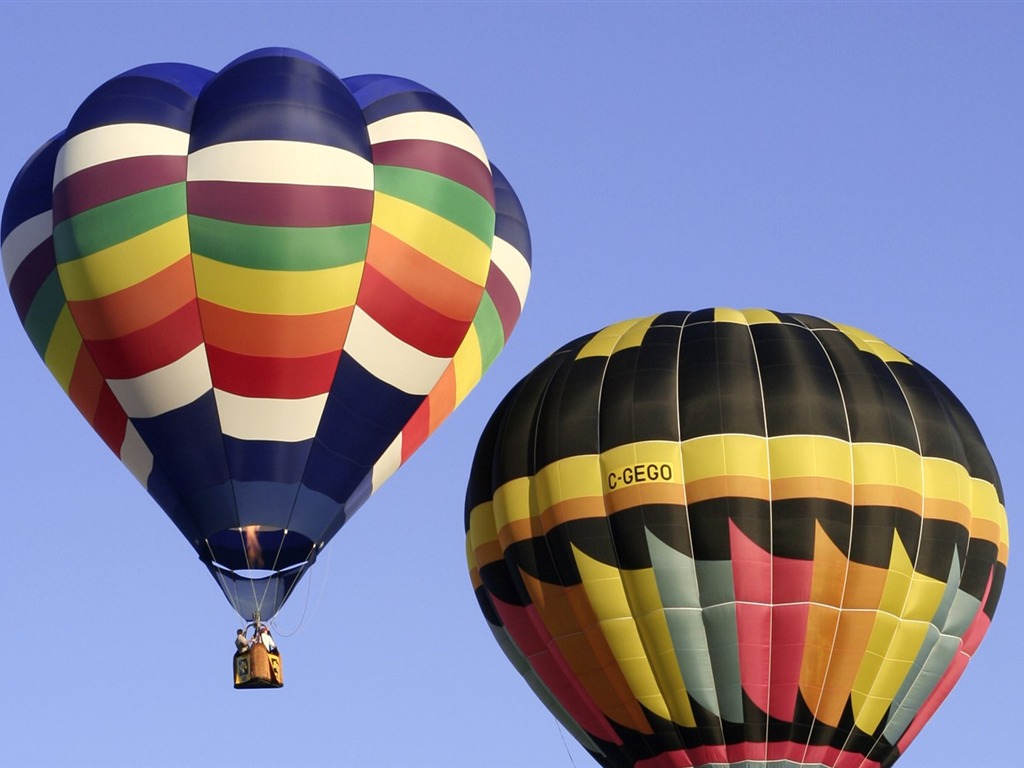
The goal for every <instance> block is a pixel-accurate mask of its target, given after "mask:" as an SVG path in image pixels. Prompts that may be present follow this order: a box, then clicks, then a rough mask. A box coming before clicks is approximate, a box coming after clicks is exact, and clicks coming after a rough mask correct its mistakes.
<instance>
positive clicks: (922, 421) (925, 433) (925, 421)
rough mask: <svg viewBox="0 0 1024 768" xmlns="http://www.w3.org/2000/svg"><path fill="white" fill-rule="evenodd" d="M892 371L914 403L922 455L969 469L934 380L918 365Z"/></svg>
mask: <svg viewBox="0 0 1024 768" xmlns="http://www.w3.org/2000/svg"><path fill="white" fill-rule="evenodd" d="M889 367H890V369H891V370H892V372H893V375H894V376H895V377H896V380H897V381H899V383H900V386H901V387H902V389H903V394H904V396H905V397H906V398H907V402H908V403H910V410H911V412H912V413H913V414H914V423H915V425H916V427H917V434H918V439H919V441H920V445H921V453H922V455H924V456H934V457H937V458H940V459H949V460H950V461H955V462H957V463H959V464H962V465H964V466H965V467H966V466H967V454H966V452H965V451H964V446H963V443H962V442H961V441H960V436H959V435H957V433H956V423H955V422H954V420H953V417H952V414H951V413H950V411H949V407H948V406H947V403H946V402H945V397H944V396H943V394H942V393H940V392H937V391H936V389H935V387H934V386H933V385H932V382H933V380H934V377H933V376H931V375H930V374H928V373H927V371H925V370H924V369H923V368H921V367H919V366H916V365H907V364H905V363H893V364H892V365H890V366H889Z"/></svg>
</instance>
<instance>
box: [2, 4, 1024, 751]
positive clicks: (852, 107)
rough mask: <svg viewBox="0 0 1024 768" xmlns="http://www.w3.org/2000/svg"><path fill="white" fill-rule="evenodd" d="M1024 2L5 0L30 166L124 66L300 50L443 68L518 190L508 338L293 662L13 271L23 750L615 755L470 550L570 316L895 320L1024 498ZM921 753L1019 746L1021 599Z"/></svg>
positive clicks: (12, 644) (6, 122) (14, 635)
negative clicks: (740, 313)
mask: <svg viewBox="0 0 1024 768" xmlns="http://www.w3.org/2000/svg"><path fill="white" fill-rule="evenodd" d="M1022 41H1024V5H1022V4H1019V3H977V2H976V3H849V4H841V3H796V2H794V3H783V2H777V3H728V4H702V3H668V2H658V3H640V2H635V3H614V2H594V3H554V2H551V3H544V2H532V3H512V2H509V3H482V2H480V3H471V2H449V3H411V2H406V3H384V2H380V3H332V2H305V3H303V2H287V3H278V2H245V3H242V2H237V3H226V2H220V3H218V2H180V3H171V2H168V3H159V2H147V3H134V2H106V3H102V2H91V3H90V2H60V3H55V2H43V1H42V0H35V1H34V2H0V98H2V105H3V106H2V108H0V121H2V122H0V125H2V128H0V137H2V141H0V187H2V192H3V194H6V189H7V188H8V187H9V185H10V183H11V181H13V179H14V176H15V174H16V173H17V171H18V169H19V168H20V167H21V165H22V163H23V162H24V161H25V160H26V159H27V158H28V157H29V155H30V154H31V153H32V152H33V151H34V150H35V149H36V148H37V146H38V145H40V144H41V143H42V142H43V141H44V140H45V139H47V138H48V137H49V136H51V135H53V134H54V133H56V132H57V131H59V130H60V129H61V128H62V127H63V126H64V125H65V124H66V122H67V120H68V118H69V117H70V115H71V113H72V112H73V110H74V109H75V107H76V106H77V105H78V103H79V102H80V101H81V100H82V99H83V98H84V97H85V96H86V95H87V94H88V93H89V92H90V91H91V90H92V89H94V88H95V87H96V86H98V85H100V84H101V83H102V82H103V81H105V80H106V79H108V78H110V77H112V76H114V75H116V74H118V73H120V72H122V71H124V70H126V69H129V68H132V67H134V66H137V65H139V64H144V63H149V62H155V61H182V62H188V63H191V64H197V65H200V66H203V67H206V68H208V69H213V70H217V69H220V68H221V67H222V66H224V65H226V64H227V63H228V62H230V61H231V60H232V59H234V58H235V57H236V56H238V55H240V54H242V53H244V52H246V51H249V50H252V49H254V48H259V47H264V46H289V47H294V48H298V49H301V50H304V51H306V52H308V53H310V54H312V55H314V56H316V57H317V58H319V59H321V60H322V61H323V62H325V63H326V64H327V65H328V66H330V67H331V68H332V69H334V71H335V72H337V73H338V74H339V75H342V76H348V75H355V74H362V73H370V72H383V73H388V74H395V75H402V76H407V77H411V78H413V79H415V80H418V81H420V82H422V83H424V84H426V85H428V86H430V87H431V88H433V89H435V90H437V91H438V92H440V93H441V94H443V95H444V96H445V97H447V98H448V99H449V100H450V101H452V102H453V103H454V104H455V105H456V106H457V107H458V108H459V109H460V110H461V111H462V112H463V113H464V114H465V115H466V116H467V118H468V119H469V120H470V122H472V123H473V125H474V126H475V127H476V129H477V131H478V132H479V134H480V135H481V137H482V138H483V141H484V145H485V147H486V148H487V151H488V154H489V155H490V157H491V158H492V160H493V161H494V162H495V163H496V164H497V165H499V166H500V167H501V168H502V170H503V171H504V172H505V174H506V175H507V176H508V178H509V180H510V181H511V183H512V184H513V186H514V187H515V189H516V190H517V192H518V194H519V196H520V198H521V199H522V201H523V204H524V206H525V208H526V212H527V216H528V218H529V223H530V228H531V232H532V236H533V253H534V283H533V285H532V288H531V292H530V296H529V299H528V301H527V306H526V311H525V313H524V315H523V318H522V320H521V322H520V325H519V327H518V329H517V331H516V333H515V334H514V335H513V337H512V340H511V343H510V345H509V347H508V348H507V349H506V351H505V353H504V354H503V355H502V357H500V358H499V360H498V361H497V363H496V364H495V366H494V367H493V368H492V369H491V371H490V372H489V374H488V375H487V376H486V377H485V378H484V380H483V382H482V383H481V384H480V386H479V387H478V388H477V389H476V390H475V391H474V392H473V393H472V394H471V395H470V397H469V399H468V400H467V401H466V402H465V403H464V404H463V405H462V407H460V409H459V410H458V411H456V413H455V414H454V415H453V416H452V417H451V418H450V419H449V421H448V422H447V423H446V424H445V425H444V426H443V427H442V428H441V430H440V431H439V432H438V433H437V434H436V435H435V436H434V437H433V438H432V439H431V440H430V441H429V442H428V443H427V444H426V445H425V446H424V447H423V448H422V449H421V450H420V451H419V453H418V454H417V455H416V456H415V457H414V458H413V459H412V460H411V461H410V462H409V463H408V464H407V465H406V466H405V467H403V468H402V469H401V470H400V471H399V472H398V473H397V474H396V475H395V476H394V477H393V478H392V479H391V480H390V481H389V482H388V483H387V485H386V486H385V487H384V488H383V489H382V490H381V491H380V492H379V493H378V494H377V495H375V496H374V497H373V498H372V499H371V500H370V501H369V502H368V503H367V504H366V505H365V506H364V507H363V509H362V510H361V511H360V512H359V514H358V515H357V516H356V518H355V520H354V521H353V522H352V523H351V524H349V525H348V526H346V528H345V529H344V530H343V531H342V532H341V534H340V535H339V536H338V537H337V538H336V539H335V540H334V541H333V542H332V544H331V545H330V546H329V547H328V549H327V550H326V551H325V553H324V555H323V556H322V557H321V558H320V560H319V561H318V564H317V566H316V567H315V568H314V569H313V571H312V572H311V574H310V577H308V578H307V582H306V586H304V587H300V588H299V590H297V593H296V594H295V595H294V596H293V598H292V600H291V602H290V603H289V605H288V606H287V607H286V609H285V610H284V612H283V613H282V614H281V616H280V617H279V619H278V622H277V634H276V636H277V638H278V641H279V642H280V644H281V646H282V649H283V652H284V661H285V675H286V680H287V684H286V686H285V688H283V689H282V690H280V691H257V692H243V691H234V690H233V689H232V687H231V654H232V651H233V647H232V639H233V637H234V631H235V629H236V627H237V623H236V622H237V618H236V617H235V616H234V613H233V611H232V610H231V608H230V607H229V605H228V603H227V602H226V601H225V600H224V598H223V596H222V595H221V593H220V590H219V589H218V588H217V586H216V584H214V582H213V580H212V579H211V578H210V576H209V575H208V573H207V572H206V569H205V568H204V567H203V566H202V565H201V564H200V563H199V561H198V560H197V559H196V557H195V554H194V553H193V551H192V550H191V548H190V547H189V545H188V544H187V542H186V541H185V540H184V538H182V537H181V536H180V535H179V534H178V533H177V531H176V530H175V529H174V527H173V525H172V524H171V523H170V522H169V521H168V520H167V519H166V518H165V517H164V516H163V514H162V512H161V511H160V510H159V509H158V508H157V507H156V505H155V503H154V502H152V501H151V500H150V498H149V496H148V495H147V494H146V493H145V491H144V490H143V489H142V488H141V487H140V486H139V485H138V484H137V483H136V481H135V480H134V479H133V478H132V477H131V476H130V475H129V473H128V472H127V471H125V470H124V468H123V467H122V466H121V465H120V463H119V462H118V461H117V460H116V459H115V458H114V457H113V455H112V454H111V453H110V452H109V451H108V450H107V449H106V448H105V447H104V445H103V444H102V443H101V441H100V440H99V438H98V437H96V436H95V435H94V434H93V433H92V431H91V429H90V428H89V427H88V425H87V424H86V423H85V421H84V420H83V419H81V418H80V417H79V415H78V414H77V412H76V411H75V409H74V407H73V406H72V405H71V403H70V402H69V401H67V400H66V398H65V397H64V396H63V394H62V393H61V391H60V389H59V387H58V386H57V384H56V383H55V382H54V381H53V380H52V379H51V378H50V376H49V373H48V372H47V371H46V370H45V368H44V366H43V365H42V363H41V361H40V360H39V359H38V358H37V356H36V354H35V352H34V350H33V349H32V347H31V345H30V343H29V341H28V339H27V337H25V335H24V334H23V332H22V329H21V327H20V325H19V323H18V320H17V316H16V314H15V312H14V309H13V306H12V305H11V303H10V302H9V301H8V300H6V299H0V305H3V304H6V306H0V355H2V360H3V365H2V371H3V372H2V375H0V488H2V489H3V492H2V493H3V495H2V497H0V498H2V501H0V521H2V522H0V524H2V534H0V576H2V579H3V584H4V585H5V586H6V589H5V590H4V600H3V603H2V609H0V620H2V622H3V624H2V628H0V639H2V645H0V653H2V657H0V658H2V661H3V663H2V665H0V763H2V764H3V765H10V766H24V767H28V766H41V767H49V766H72V765H73V766H76V768H89V767H90V766H104V767H105V768H114V767H117V766H133V767H144V766H154V767H157V766H173V767H177V766H220V765H227V764H239V763H246V762H249V761H259V762H260V763H261V764H263V765H303V766H309V767H310V768H314V767H316V766H332V767H334V768H340V767H346V768H347V767H348V766H371V765H372V766H377V767H379V768H386V767H387V766H405V767H408V766H414V767H415V766H425V767H427V768H433V767H434V766H437V767H438V768H441V767H443V768H459V767H460V766H464V767H466V768H470V767H472V768H478V767H480V766H484V767H486V768H512V767H513V766H515V767H521V766H541V767H545V768H546V767H547V766H578V767H579V768H584V766H590V765H593V762H592V761H591V759H590V757H589V756H588V755H587V754H586V753H585V752H584V751H583V750H582V748H580V747H579V746H578V745H576V743H575V742H574V741H572V740H571V738H570V737H569V736H567V735H565V734H564V733H562V732H561V731H560V729H559V727H558V726H557V725H556V723H555V721H554V719H553V718H552V717H551V716H550V715H549V714H548V712H547V711H546V710H545V709H544V708H543V707H542V706H541V705H540V703H539V702H537V701H536V700H535V699H534V698H533V694H532V693H531V692H530V691H529V689H528V688H527V686H526V685H525V683H523V681H522V680H521V678H519V676H518V675H517V673H516V672H515V671H514V670H513V668H512V667H511V665H510V664H508V662H507V661H506V660H505V658H504V656H503V655H502V654H501V652H500V650H499V649H498V647H497V645H496V644H495V643H494V641H493V639H492V637H491V635H490V632H489V631H488V629H487V627H486V623H485V622H484V620H483V618H482V617H481V615H480V613H479V610H478V608H477V605H476V601H475V599H474V597H473V593H472V589H471V588H470V584H469V578H468V575H467V573H466V567H465V562H464V544H463V539H464V533H463V523H462V519H463V497H464V494H465V483H466V478H467V474H468V472H469V466H470V460H471V457H472V453H473V451H474V449H475V445H476V440H477V438H478V437H479V434H480V432H481V430H482V429H483V426H484V423H485V421H486V419H487V418H488V416H489V415H490V413H491V411H492V410H493V409H494V407H495V406H496V405H497V403H498V401H499V400H500V398H501V396H502V395H503V394H504V393H505V392H506V391H507V390H508V389H509V388H510V387H511V386H512V385H513V384H514V383H515V382H516V381H517V380H518V379H519V377H521V376H522V375H523V374H525V373H526V372H527V371H528V370H529V369H531V368H532V367H533V366H534V365H536V364H537V363H538V362H539V361H540V360H541V359H542V358H544V357H545V356H546V355H547V354H549V353H550V352H551V351H553V350H554V349H555V348H556V347H558V346H560V345H561V344H562V343H564V342H565V341H568V340H569V339H571V338H574V337H576V336H578V335H580V334H582V333H584V332H587V331H591V330H595V329H597V328H599V327H602V326H604V325H607V324H609V323H612V322H615V321H618V320H622V319H626V318H629V317H635V316H642V315H649V314H653V313H656V312H660V311H664V310H671V309H698V308H701V307H707V306H715V305H723V306H732V307H739V308H743V307H768V308H772V309H777V310H781V311H796V312H805V313H810V314H816V315H819V316H822V317H825V318H828V319H831V320H835V321H839V322H844V323H848V324H851V325H855V326H859V327H862V328H864V329H866V330H869V331H871V332H873V333H876V334H878V335H879V336H881V337H882V338H883V339H885V340H886V341H888V342H889V343H890V344H892V345H893V346H895V347H897V348H899V349H901V350H902V351H904V352H905V353H906V354H908V355H909V356H910V357H912V358H914V359H915V360H917V361H919V362H921V363H923V364H924V365H925V366H927V367H928V368H930V369H931V370H932V371H934V372H935V373H936V374H937V375H938V376H939V377H940V378H942V379H943V380H944V381H945V382H946V384H947V385H949V386H950V388H951V389H952V390H953V391H954V392H955V393H957V395H958V396H959V397H960V399H961V400H962V401H963V402H964V403H965V405H966V406H967V407H968V408H969V409H970V410H971V411H972V413H973V414H974V416H975V418H976V420H977V422H978V424H979V426H980V427H981V430H982V432H983V433H984V435H985V437H986V439H987V441H988V444H989V448H990V449H991V451H992V453H993V455H994V457H995V459H996V463H997V465H998V466H999V468H1000V471H1001V474H1002V478H1003V483H1004V488H1005V495H1006V500H1007V508H1008V511H1009V515H1010V520H1011V550H1012V544H1013V539H1014V537H1015V536H1016V535H1018V534H1017V527H1016V525H1017V522H1016V521H1017V509H1018V507H1019V503H1020V502H1019V499H1020V498H1021V496H1022V491H1024V488H1022V480H1021V473H1020V467H1021V460H1022V454H1024V450H1022V448H1021V442H1020V440H1019V439H1018V435H1021V434H1024V416H1022V410H1024V409H1022V405H1021V394H1020V392H1021V382H1022V381H1024V364H1022V362H1021V353H1022V351H1024V345H1022V342H1021V339H1020V336H1019V331H1018V328H1019V327H1020V312H1021V310H1020V305H1021V299H1022V298H1024V288H1022V279H1021V277H1022V271H1024V268H1022V265H1021V257H1022V255H1024V208H1022V203H1024V141H1022V137H1024V102H1022V99H1021V84H1022V82H1024V45H1022ZM1014 559H1015V558H1014V556H1013V552H1012V551H1011V566H1010V569H1009V576H1008V579H1007V582H1006V587H1005V589H1004V592H1003V597H1002V601H1001V603H1000V605H999V610H998V612H997V614H996V620H995V622H994V624H993V628H992V630H991V631H990V632H989V635H988V637H987V638H986V640H985V642H984V643H983V644H982V646H981V649H980V651H979V654H978V656H977V657H976V658H975V659H974V661H973V662H972V663H971V665H970V666H969V667H968V670H967V673H966V675H965V676H964V678H963V679H962V680H961V682H960V684H959V685H958V687H957V688H956V689H955V690H954V692H953V694H952V695H951V697H950V698H949V699H948V700H947V702H946V703H945V704H944V705H943V707H942V708H941V709H940V710H939V712H938V713H937V715H936V716H935V717H934V718H933V720H932V723H931V724H930V725H929V726H928V727H926V728H925V730H924V731H923V733H922V734H921V736H920V737H919V738H918V739H917V741H916V742H915V743H914V744H913V745H912V746H911V748H910V750H909V751H908V753H907V755H906V756H905V757H904V758H902V759H901V761H900V763H899V765H900V766H901V768H912V766H935V765H958V764H959V765H990V766H1010V765H1015V764H1016V761H1017V760H1019V746H1018V747H1016V748H1015V747H1014V744H1018V745H1019V741H1018V739H1017V738H1016V737H1017V735H1018V731H1019V707H1020V704H1019V690H1020V686H1021V681H1022V680H1024V661H1022V654H1021V651H1020V647H1021V643H1020V638H1021V636H1022V635H1024V619H1022V616H1024V595H1022V592H1021V587H1020V582H1019V580H1018V579H1017V578H1016V575H1015V573H1016V571H1015V568H1014V563H1013V562H1012V561H1013V560H1014Z"/></svg>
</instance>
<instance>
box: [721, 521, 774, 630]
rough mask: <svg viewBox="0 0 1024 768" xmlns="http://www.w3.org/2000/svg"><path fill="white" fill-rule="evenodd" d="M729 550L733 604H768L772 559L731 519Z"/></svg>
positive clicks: (770, 590) (770, 598)
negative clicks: (734, 598)
mask: <svg viewBox="0 0 1024 768" xmlns="http://www.w3.org/2000/svg"><path fill="white" fill-rule="evenodd" d="M729 551H730V553H731V555H732V578H733V584H734V585H735V588H736V601H737V602H742V603H762V604H764V605H768V604H769V603H770V602H771V600H772V556H771V555H770V554H769V553H768V552H765V551H764V550H763V549H761V547H759V546H758V545H757V544H755V543H754V542H753V541H752V540H751V539H750V537H748V536H747V535H746V534H745V533H743V531H741V530H740V529H739V526H737V525H736V523H734V522H733V521H732V520H730V521H729ZM766 637H767V635H766Z"/></svg>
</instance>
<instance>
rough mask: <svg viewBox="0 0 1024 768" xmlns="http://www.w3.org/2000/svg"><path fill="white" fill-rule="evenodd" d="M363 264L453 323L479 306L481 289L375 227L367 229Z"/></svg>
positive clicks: (469, 316) (469, 317)
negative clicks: (370, 266) (371, 267)
mask: <svg viewBox="0 0 1024 768" xmlns="http://www.w3.org/2000/svg"><path fill="white" fill-rule="evenodd" d="M366 263H367V264H368V265H372V266H373V268H374V269H375V270H377V271H378V272H379V273H380V274H382V275H384V276H385V277H386V278H387V279H388V280H390V281H391V282H392V283H394V284H395V285H397V286H398V287H399V288H401V289H402V290H403V291H405V293H407V294H409V295H410V296H412V297H413V298H415V299H416V300H417V301H418V302H420V303H421V304H424V305H426V306H428V307H430V308H431V309H433V310H434V311H436V312H439V313H441V314H442V315H445V316H447V317H450V318H452V319H453V320H463V321H471V320H472V319H473V318H474V317H475V316H476V310H477V307H479V306H480V297H481V296H482V295H483V290H484V289H483V287H482V286H479V285H476V284H475V283H472V282H470V281H469V280H466V279H465V278H464V277H461V276H460V275H457V274H455V273H454V272H452V271H451V270H449V269H446V268H445V267H443V266H441V265H440V264H438V263H437V262H436V261H434V260H433V259H429V258H427V257H426V256H424V255H423V254H422V253H420V252H419V251H417V250H416V249H415V248H413V247H411V246H410V245H408V244H406V243H403V242H402V241H401V240H399V239H398V238H396V237H395V236H393V235H390V234H388V233H387V232H385V231H384V230H382V229H379V228H377V227H370V240H369V244H368V246H367V257H366Z"/></svg>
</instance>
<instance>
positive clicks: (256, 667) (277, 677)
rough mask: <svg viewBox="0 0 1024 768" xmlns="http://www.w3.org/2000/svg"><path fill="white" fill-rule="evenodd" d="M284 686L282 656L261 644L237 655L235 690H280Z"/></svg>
mask: <svg viewBox="0 0 1024 768" xmlns="http://www.w3.org/2000/svg"><path fill="white" fill-rule="evenodd" d="M282 685H284V675H283V672H282V668H281V654H279V653H278V652H276V651H274V652H273V653H271V652H270V651H268V650H267V649H266V647H265V646H263V645H262V644H260V643H253V644H252V646H251V647H250V648H248V649H247V650H244V651H239V652H238V653H236V654H235V688H280V687H281V686H282Z"/></svg>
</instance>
